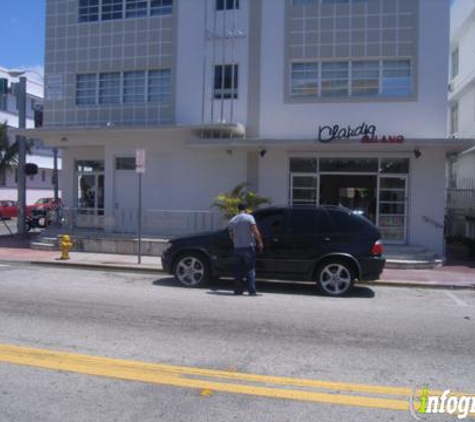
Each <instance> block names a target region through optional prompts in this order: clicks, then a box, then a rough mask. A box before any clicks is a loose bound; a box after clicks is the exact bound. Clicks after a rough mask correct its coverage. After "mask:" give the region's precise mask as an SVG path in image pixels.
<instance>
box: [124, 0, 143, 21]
mask: <svg viewBox="0 0 475 422" xmlns="http://www.w3.org/2000/svg"><path fill="white" fill-rule="evenodd" d="M138 16H147V1H146V0H126V3H125V17H126V18H135V17H138Z"/></svg>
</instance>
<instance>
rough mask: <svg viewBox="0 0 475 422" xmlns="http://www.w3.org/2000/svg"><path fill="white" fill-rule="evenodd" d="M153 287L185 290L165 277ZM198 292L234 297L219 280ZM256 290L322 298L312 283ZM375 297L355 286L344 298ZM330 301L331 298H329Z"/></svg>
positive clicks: (271, 284) (268, 284)
mask: <svg viewBox="0 0 475 422" xmlns="http://www.w3.org/2000/svg"><path fill="white" fill-rule="evenodd" d="M153 285H154V286H162V287H177V288H180V289H186V287H183V286H182V285H180V283H179V282H178V281H177V280H175V279H174V278H173V277H166V278H162V279H159V280H155V281H154V282H153ZM197 289H198V290H208V291H207V294H210V295H216V296H234V295H233V291H234V285H233V280H230V279H220V280H217V281H214V282H213V283H210V284H209V285H208V286H203V287H198V288H197ZM257 290H258V292H259V293H263V294H264V293H276V294H291V295H301V296H323V295H320V294H319V293H318V292H317V291H316V289H315V285H314V284H313V283H308V284H307V283H291V282H280V281H279V282H277V281H262V280H258V281H257ZM375 296H376V295H375V293H374V291H373V290H372V289H371V288H369V287H366V286H355V287H354V289H353V290H352V291H351V293H350V294H349V295H347V296H345V298H347V299H352V298H356V299H372V298H374V297H375ZM329 299H332V298H329Z"/></svg>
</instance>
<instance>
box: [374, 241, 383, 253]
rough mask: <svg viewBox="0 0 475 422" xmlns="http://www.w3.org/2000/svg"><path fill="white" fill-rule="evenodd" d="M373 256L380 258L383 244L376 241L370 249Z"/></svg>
mask: <svg viewBox="0 0 475 422" xmlns="http://www.w3.org/2000/svg"><path fill="white" fill-rule="evenodd" d="M371 253H372V254H373V255H377V256H381V255H382V254H383V244H382V243H381V242H380V241H379V240H378V241H377V242H376V243H375V244H374V245H373V247H372V248H371Z"/></svg>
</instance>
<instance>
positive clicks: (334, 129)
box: [318, 122, 405, 144]
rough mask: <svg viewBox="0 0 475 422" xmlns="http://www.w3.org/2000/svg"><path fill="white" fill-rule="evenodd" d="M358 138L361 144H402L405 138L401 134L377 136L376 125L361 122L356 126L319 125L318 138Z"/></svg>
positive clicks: (328, 139)
mask: <svg viewBox="0 0 475 422" xmlns="http://www.w3.org/2000/svg"><path fill="white" fill-rule="evenodd" d="M350 138H360V139H361V143H363V144H402V143H404V141H405V139H404V136H402V135H397V136H377V135H376V125H368V124H366V123H364V122H363V123H362V124H361V125H359V126H357V127H351V126H347V127H341V126H340V125H334V126H319V127H318V140H319V141H320V142H323V143H328V142H331V141H333V140H335V139H336V140H338V139H350Z"/></svg>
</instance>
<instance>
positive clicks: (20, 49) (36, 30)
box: [0, 0, 45, 70]
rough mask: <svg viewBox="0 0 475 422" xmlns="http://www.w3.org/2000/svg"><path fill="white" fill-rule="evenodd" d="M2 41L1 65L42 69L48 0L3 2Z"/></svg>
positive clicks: (0, 13) (0, 3)
mask: <svg viewBox="0 0 475 422" xmlns="http://www.w3.org/2000/svg"><path fill="white" fill-rule="evenodd" d="M0 40H1V46H0V66H2V67H7V68H35V69H38V70H41V69H42V67H43V62H44V43H45V0H0Z"/></svg>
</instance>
